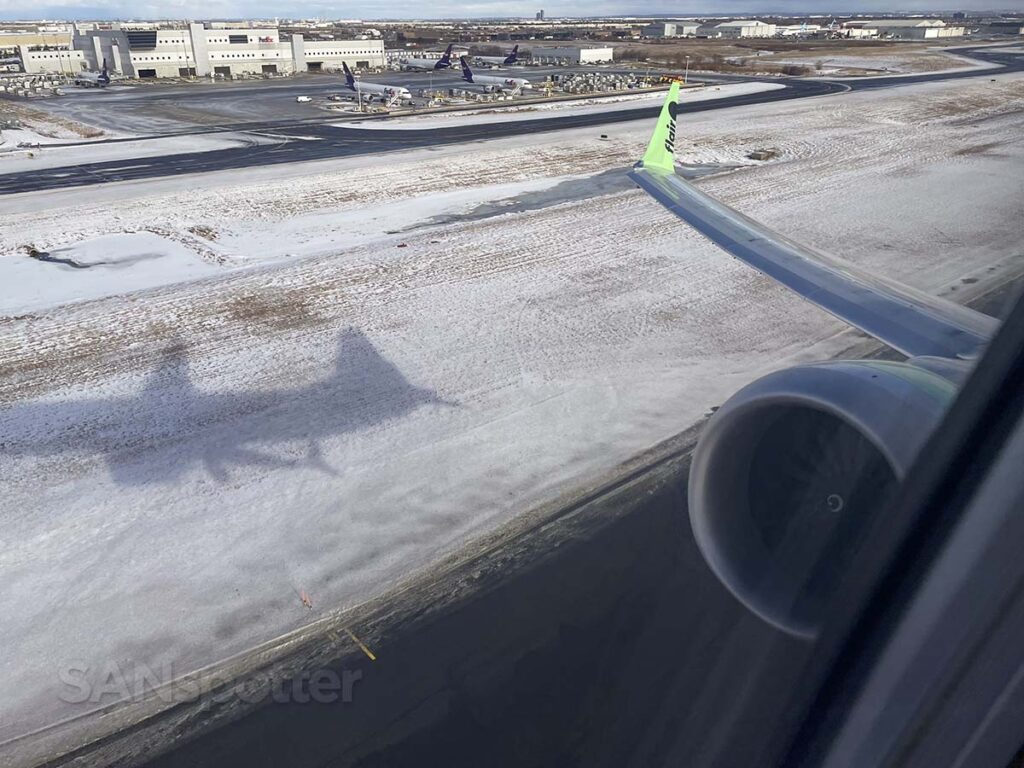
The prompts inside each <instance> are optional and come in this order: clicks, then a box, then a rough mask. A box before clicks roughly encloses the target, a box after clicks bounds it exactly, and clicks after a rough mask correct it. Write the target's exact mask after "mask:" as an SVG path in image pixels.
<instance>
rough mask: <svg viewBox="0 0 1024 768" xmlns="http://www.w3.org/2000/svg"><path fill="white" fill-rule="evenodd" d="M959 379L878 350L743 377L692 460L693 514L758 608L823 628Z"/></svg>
mask: <svg viewBox="0 0 1024 768" xmlns="http://www.w3.org/2000/svg"><path fill="white" fill-rule="evenodd" d="M956 389H957V388H956V385H955V384H954V383H952V382H951V381H950V380H949V378H948V377H946V376H943V375H941V374H940V373H937V372H935V371H934V370H929V369H928V368H927V367H925V366H917V365H912V364H909V363H894V362H883V361H873V360H863V361H848V362H847V361H839V362H829V363H820V364H815V365H807V366H800V367H797V368H790V369H786V370H782V371H778V372H776V373H772V374H769V375H768V376H765V377H763V378H761V379H759V380H757V381H755V382H754V383H752V384H750V385H749V386H747V387H744V388H743V389H742V390H740V391H739V392H737V393H736V394H735V395H734V396H733V397H731V398H730V399H729V400H728V401H727V402H726V403H725V405H723V406H722V407H721V408H720V409H719V410H718V412H717V413H716V414H715V415H714V416H713V417H712V418H711V419H710V420H709V422H708V424H707V426H706V427H705V430H704V433H703V434H702V435H701V438H700V441H699V443H698V445H697V448H696V450H695V452H694V456H693V463H692V466H691V469H690V481H689V508H690V523H691V526H692V528H693V532H694V535H695V537H696V540H697V544H698V546H699V547H700V550H701V553H702V554H703V556H704V558H705V560H706V561H707V563H708V565H709V566H710V567H711V569H712V570H713V571H714V572H715V574H716V575H717V576H718V577H719V579H721V581H722V583H723V584H724V585H725V586H726V587H727V588H728V589H729V590H730V591H731V592H732V593H733V594H734V595H735V596H736V597H737V598H738V599H739V600H740V602H742V603H743V604H744V605H745V606H746V607H747V608H749V609H750V610H751V611H753V612H754V613H755V614H757V615H758V616H760V617H761V618H763V619H764V620H766V621H768V622H770V623H771V624H773V625H775V626H776V627H778V628H780V629H782V630H784V631H786V632H789V633H791V634H794V635H800V636H807V637H809V636H813V635H814V634H815V633H816V632H817V630H818V629H819V627H820V624H821V621H822V618H823V616H824V612H825V610H826V607H827V605H828V601H829V598H830V597H831V596H832V595H833V594H834V591H835V588H836V587H837V585H838V583H839V580H840V577H841V576H842V575H843V573H844V572H845V571H846V569H848V568H849V567H851V566H852V559H853V558H854V556H855V555H856V552H857V549H858V543H859V541H860V540H861V537H862V535H863V534H864V533H865V532H866V530H867V528H868V526H869V525H870V524H871V523H872V522H873V521H874V520H876V519H877V517H878V516H879V515H884V514H885V513H886V511H887V508H888V506H889V503H890V502H891V500H892V498H893V496H894V494H895V491H896V488H897V487H898V484H899V482H900V480H902V478H903V477H904V476H905V474H906V472H907V470H908V469H909V467H910V464H911V462H913V460H914V459H915V457H916V456H917V455H918V453H919V452H920V449H921V447H922V446H923V445H924V442H925V440H926V439H927V438H928V436H929V435H930V434H931V432H932V430H934V428H935V427H936V426H937V425H938V423H939V421H940V420H941V418H942V416H943V414H944V413H945V411H946V409H947V408H948V406H949V404H950V403H951V402H952V400H953V397H954V396H955V394H956Z"/></svg>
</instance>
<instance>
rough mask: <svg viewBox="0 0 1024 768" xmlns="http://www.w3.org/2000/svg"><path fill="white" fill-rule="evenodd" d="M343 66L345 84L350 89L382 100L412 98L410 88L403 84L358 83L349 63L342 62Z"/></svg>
mask: <svg viewBox="0 0 1024 768" xmlns="http://www.w3.org/2000/svg"><path fill="white" fill-rule="evenodd" d="M341 66H342V67H343V68H344V69H345V84H346V85H347V86H348V88H349V90H350V91H355V92H356V93H365V94H367V95H369V96H371V97H373V96H378V97H379V98H380V100H381V101H392V100H393V99H398V100H399V101H401V100H402V99H411V98H412V94H411V93H409V89H408V88H405V87H403V86H401V85H381V84H379V83H364V82H362V81H360V82H359V83H358V84H357V83H356V78H355V76H353V74H352V70H351V69H349V68H348V64H346V63H345V62H341Z"/></svg>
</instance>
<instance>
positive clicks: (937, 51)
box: [747, 45, 998, 79]
mask: <svg viewBox="0 0 1024 768" xmlns="http://www.w3.org/2000/svg"><path fill="white" fill-rule="evenodd" d="M855 48H856V46H855V45H854V46H851V47H850V48H848V49H847V51H851V52H847V53H844V54H840V55H835V54H829V53H828V52H826V51H818V52H809V53H806V54H804V55H794V54H791V53H787V54H783V55H781V56H780V55H769V56H760V57H754V58H750V57H748V58H747V61H748V62H750V63H756V62H758V61H767V62H771V63H773V64H797V65H799V66H804V67H813V68H815V72H814V74H816V75H826V76H828V75H833V74H835V73H849V74H858V72H859V73H861V77H862V76H863V74H862V73H871V74H874V75H875V76H892V75H919V74H922V73H928V74H938V73H941V72H954V71H959V70H966V69H979V70H980V69H994V68H997V67H998V65H996V64H988V63H986V62H983V61H978V60H977V59H971V58H967V57H965V56H959V55H957V54H953V53H947V52H946V51H944V50H942V49H941V48H932V49H921V48H919V47H914V48H911V49H908V50H904V51H900V50H895V49H893V48H865V49H864V50H863V51H860V52H852V51H855ZM819 62H820V64H821V69H817V65H818V64H819ZM861 77H857V79H861Z"/></svg>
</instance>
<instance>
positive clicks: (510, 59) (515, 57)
mask: <svg viewBox="0 0 1024 768" xmlns="http://www.w3.org/2000/svg"><path fill="white" fill-rule="evenodd" d="M517 61H519V44H518V43H517V44H516V46H515V47H514V48H513V49H512V53H510V54H509V55H508V56H506V57H505V62H504V63H505V64H515V63H516V62H517Z"/></svg>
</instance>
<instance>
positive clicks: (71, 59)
mask: <svg viewBox="0 0 1024 768" xmlns="http://www.w3.org/2000/svg"><path fill="white" fill-rule="evenodd" d="M18 57H19V58H20V59H21V67H22V69H23V70H24V71H25V73H26V74H29V75H41V74H63V75H76V74H78V73H79V72H81V71H82V70H83V69H84V68H85V56H84V55H83V53H82V52H81V51H76V50H73V49H71V48H67V47H64V46H53V45H51V46H36V45H19V46H18Z"/></svg>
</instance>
